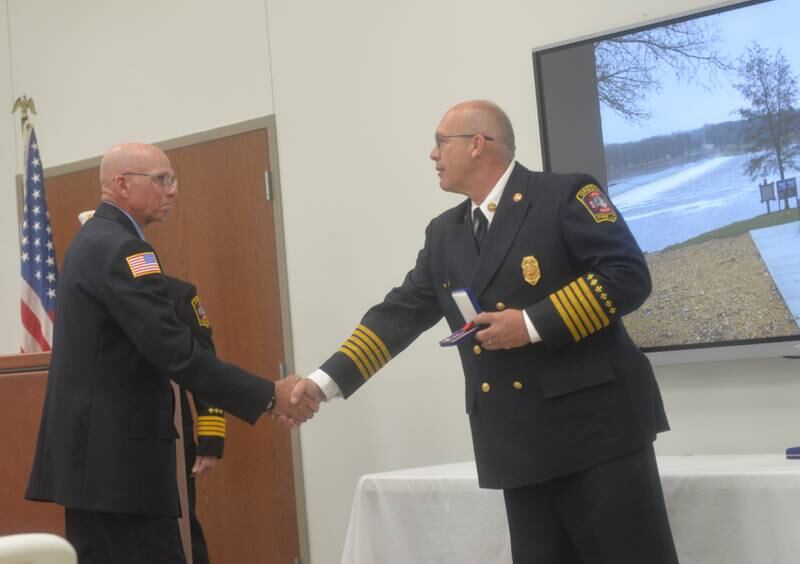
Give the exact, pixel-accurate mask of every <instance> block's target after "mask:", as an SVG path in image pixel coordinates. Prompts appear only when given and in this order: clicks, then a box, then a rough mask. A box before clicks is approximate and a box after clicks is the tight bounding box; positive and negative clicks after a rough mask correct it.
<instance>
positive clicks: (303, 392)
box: [290, 378, 325, 405]
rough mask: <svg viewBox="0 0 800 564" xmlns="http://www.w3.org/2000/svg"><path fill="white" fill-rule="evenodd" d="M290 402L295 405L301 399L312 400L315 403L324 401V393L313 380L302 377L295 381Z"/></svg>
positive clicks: (300, 401) (301, 400)
mask: <svg viewBox="0 0 800 564" xmlns="http://www.w3.org/2000/svg"><path fill="white" fill-rule="evenodd" d="M290 399H291V402H292V403H293V404H295V405H297V404H299V403H302V402H303V401H313V402H316V404H317V405H319V404H320V402H323V401H325V394H323V393H322V390H320V388H319V386H317V384H316V382H314V381H313V380H309V379H308V378H302V379H300V381H298V382H297V385H295V387H294V389H293V390H292V396H291V398H290Z"/></svg>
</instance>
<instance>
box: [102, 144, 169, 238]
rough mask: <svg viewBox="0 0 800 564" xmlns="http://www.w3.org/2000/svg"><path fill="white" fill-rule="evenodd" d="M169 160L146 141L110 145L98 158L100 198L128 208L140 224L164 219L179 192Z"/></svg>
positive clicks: (143, 225) (144, 224)
mask: <svg viewBox="0 0 800 564" xmlns="http://www.w3.org/2000/svg"><path fill="white" fill-rule="evenodd" d="M174 178H175V172H174V171H173V169H172V164H171V163H170V162H169V158H168V157H167V155H166V154H164V152H163V151H162V150H161V149H159V148H158V147H155V146H153V145H147V144H145V143H122V144H120V145H115V146H113V147H111V148H110V149H109V150H108V151H106V154H105V155H103V160H102V161H100V189H101V199H102V200H103V201H104V202H110V203H112V204H114V205H116V206H117V207H119V208H122V209H123V210H125V211H127V212H128V213H129V214H130V215H131V216H133V218H134V219H135V220H136V222H137V223H138V224H139V226H141V227H145V226H147V225H148V224H150V223H152V222H154V221H162V220H164V219H166V216H167V214H168V213H169V211H170V209H171V208H172V206H173V205H174V202H175V198H176V196H177V194H178V186H177V181H174Z"/></svg>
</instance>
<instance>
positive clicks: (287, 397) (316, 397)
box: [269, 374, 326, 429]
mask: <svg viewBox="0 0 800 564" xmlns="http://www.w3.org/2000/svg"><path fill="white" fill-rule="evenodd" d="M325 399H326V398H325V394H323V393H322V390H321V389H320V388H319V386H317V385H316V384H315V383H314V381H313V380H309V379H308V378H300V377H299V376H297V375H296V374H291V375H290V376H287V377H286V378H283V379H282V380H278V381H277V382H275V404H274V405H273V407H272V409H271V410H270V412H269V416H270V417H271V418H272V419H273V420H275V421H277V422H278V423H280V424H281V425H283V426H284V427H286V428H288V429H291V428H293V427H299V426H300V424H301V423H304V422H305V421H307V420H309V419H311V418H312V417H314V414H315V413H316V412H317V411H319V404H320V403H321V402H323V401H325Z"/></svg>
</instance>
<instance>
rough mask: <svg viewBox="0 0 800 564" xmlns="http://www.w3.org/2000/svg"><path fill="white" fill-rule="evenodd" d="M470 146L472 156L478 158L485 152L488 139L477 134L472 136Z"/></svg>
mask: <svg viewBox="0 0 800 564" xmlns="http://www.w3.org/2000/svg"><path fill="white" fill-rule="evenodd" d="M471 144H472V145H471V147H470V151H469V153H470V156H471V157H472V158H473V159H477V158H478V157H480V156H481V155H482V154H483V150H484V149H485V148H486V139H484V138H483V135H476V136H475V137H473V138H472V141H471Z"/></svg>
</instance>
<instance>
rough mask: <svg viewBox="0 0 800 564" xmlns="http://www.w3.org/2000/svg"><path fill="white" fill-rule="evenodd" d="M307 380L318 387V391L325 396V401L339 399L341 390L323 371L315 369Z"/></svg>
mask: <svg viewBox="0 0 800 564" xmlns="http://www.w3.org/2000/svg"><path fill="white" fill-rule="evenodd" d="M308 379H309V380H311V381H312V382H314V383H315V384H316V385H317V386H319V389H320V390H322V393H323V394H325V401H330V400H332V399H333V398H338V397H341V395H342V390H341V389H340V388H339V385H338V384H337V383H336V382H335V381H334V379H333V378H331V377H330V376H328V374H327V373H326V372H325V371H324V370H322V369H320V368H317V369H316V370H315V371H314V372H312V373H311V374H309V375H308Z"/></svg>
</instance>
